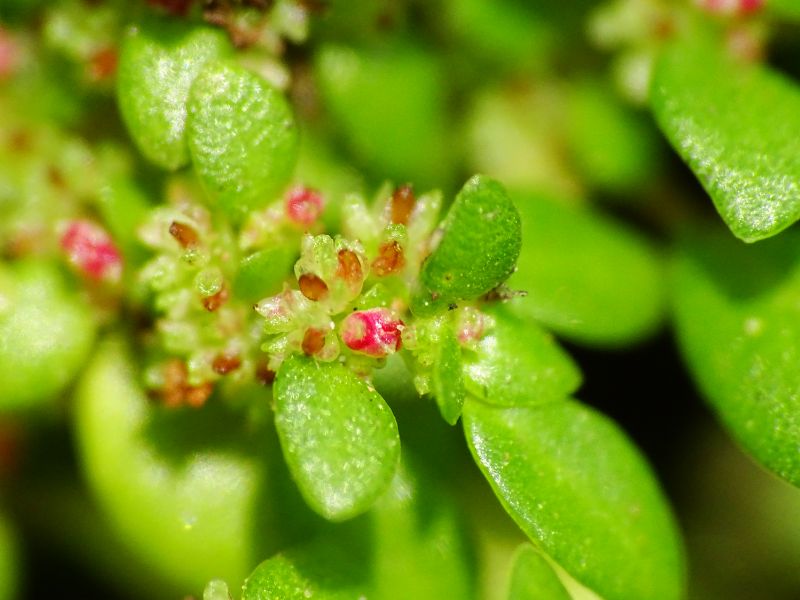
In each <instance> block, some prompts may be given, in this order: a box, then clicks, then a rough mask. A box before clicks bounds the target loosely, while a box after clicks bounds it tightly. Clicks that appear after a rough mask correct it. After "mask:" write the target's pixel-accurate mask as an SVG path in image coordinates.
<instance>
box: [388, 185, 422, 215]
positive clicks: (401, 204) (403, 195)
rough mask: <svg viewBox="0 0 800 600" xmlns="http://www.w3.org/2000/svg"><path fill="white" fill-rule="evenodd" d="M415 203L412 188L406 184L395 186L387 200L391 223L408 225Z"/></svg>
mask: <svg viewBox="0 0 800 600" xmlns="http://www.w3.org/2000/svg"><path fill="white" fill-rule="evenodd" d="M415 203H416V198H414V188H412V187H411V186H410V185H408V184H406V185H401V186H400V187H398V188H396V189H395V190H394V192H393V193H392V198H391V200H390V201H389V204H390V209H391V219H392V223H396V224H398V225H408V220H409V218H411V213H412V211H413V210H414V204H415Z"/></svg>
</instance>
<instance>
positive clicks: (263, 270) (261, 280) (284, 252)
mask: <svg viewBox="0 0 800 600" xmlns="http://www.w3.org/2000/svg"><path fill="white" fill-rule="evenodd" d="M296 260H297V252H296V250H294V249H292V248H291V247H289V246H287V245H281V246H276V247H274V248H266V249H264V250H259V251H257V252H254V253H253V254H250V255H249V256H246V257H245V258H243V259H242V261H241V262H240V263H239V271H238V272H237V273H236V281H235V283H234V291H235V292H236V294H237V295H238V296H239V297H240V298H242V299H244V300H247V301H248V302H256V301H258V300H261V299H262V298H266V297H267V296H272V295H273V294H277V293H278V292H280V291H281V287H282V286H283V283H284V282H285V281H287V280H288V279H289V278H290V277H292V268H293V267H294V263H295V261H296Z"/></svg>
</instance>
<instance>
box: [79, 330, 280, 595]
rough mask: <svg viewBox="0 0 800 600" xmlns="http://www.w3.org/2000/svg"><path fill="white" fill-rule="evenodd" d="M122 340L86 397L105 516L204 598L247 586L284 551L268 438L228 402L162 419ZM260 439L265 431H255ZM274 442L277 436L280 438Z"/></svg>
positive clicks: (86, 438) (107, 351)
mask: <svg viewBox="0 0 800 600" xmlns="http://www.w3.org/2000/svg"><path fill="white" fill-rule="evenodd" d="M139 377H140V375H139V373H138V371H137V369H136V367H135V364H134V363H133V361H132V360H131V358H130V356H129V354H128V352H127V350H126V348H125V345H124V343H123V342H121V341H120V340H119V339H116V338H115V339H111V340H108V341H106V342H104V343H103V344H102V345H101V346H100V347H99V348H98V351H97V354H96V355H95V357H94V359H93V360H92V361H91V363H90V365H89V367H88V369H87V371H86V373H85V374H84V376H83V378H82V380H81V382H80V385H79V386H78V390H77V393H76V404H75V416H76V426H77V432H76V433H77V439H78V445H79V449H80V456H81V464H82V465H83V468H84V470H85V473H86V476H87V478H88V480H89V484H90V487H91V489H92V491H93V492H94V495H95V496H96V498H97V500H98V502H99V504H100V506H101V508H102V509H103V510H104V512H105V513H106V515H107V516H108V518H109V519H110V522H111V524H112V526H113V527H114V529H115V530H116V531H117V533H118V534H119V535H120V537H121V539H123V540H124V541H125V542H126V543H127V544H128V545H129V546H130V547H131V549H132V550H134V551H135V552H136V553H137V554H138V555H139V556H141V557H142V559H143V560H145V561H146V562H148V563H149V564H152V565H153V567H154V568H156V569H157V570H158V571H159V572H160V573H161V574H162V575H163V576H164V577H165V578H166V579H168V580H169V581H171V582H174V583H175V585H176V586H179V587H181V588H183V589H186V590H194V591H195V592H200V591H201V590H202V589H203V586H204V585H205V584H206V582H207V581H208V580H209V579H212V578H214V577H222V578H224V579H226V580H227V581H230V582H236V585H238V583H239V582H241V581H243V580H244V578H245V577H246V576H247V573H248V572H249V570H250V569H251V568H252V565H253V564H254V561H255V560H258V558H260V556H254V554H255V551H256V548H254V543H253V541H254V540H256V539H257V540H258V544H257V546H259V548H258V550H263V549H264V548H274V545H275V544H276V543H277V541H276V539H275V538H277V534H276V531H277V527H276V525H275V517H274V514H273V512H272V511H273V509H274V506H273V504H272V503H271V502H270V498H271V496H270V494H268V493H267V492H268V489H269V488H268V487H267V482H268V475H269V474H270V473H268V467H267V463H266V461H265V459H264V454H265V452H264V438H265V437H266V432H265V431H263V430H261V429H259V428H252V429H251V430H250V432H249V433H247V434H244V433H243V431H246V430H247V428H246V427H245V423H244V422H243V419H242V418H241V416H240V415H238V414H233V413H231V412H229V411H228V410H226V408H225V407H224V406H223V405H222V403H219V402H209V404H207V405H206V406H205V407H204V408H203V409H202V410H197V411H189V412H185V411H179V412H170V411H165V410H164V409H158V408H157V407H156V406H154V405H153V402H152V401H151V400H150V399H148V397H147V395H146V394H145V392H144V390H143V388H142V387H141V385H140V383H139ZM254 429H255V430H254ZM273 435H274V434H273Z"/></svg>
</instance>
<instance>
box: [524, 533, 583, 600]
mask: <svg viewBox="0 0 800 600" xmlns="http://www.w3.org/2000/svg"><path fill="white" fill-rule="evenodd" d="M531 598H537V599H538V600H571V598H572V596H570V595H569V592H567V590H566V589H564V586H563V585H562V584H561V580H560V579H559V578H558V575H556V573H555V571H553V567H551V566H550V564H549V563H548V562H547V560H545V558H544V557H542V555H541V554H539V552H537V551H536V549H535V548H534V547H533V546H531V545H530V544H525V545H523V546H520V548H519V550H518V551H517V554H516V556H515V557H514V566H513V567H512V571H511V584H510V586H509V590H508V600H530V599H531Z"/></svg>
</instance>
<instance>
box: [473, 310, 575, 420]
mask: <svg viewBox="0 0 800 600" xmlns="http://www.w3.org/2000/svg"><path fill="white" fill-rule="evenodd" d="M490 314H491V315H492V316H493V317H494V320H495V326H494V328H493V329H492V330H491V331H489V332H488V333H486V334H485V335H484V336H483V338H481V340H480V342H479V343H478V345H477V347H476V349H475V351H474V352H469V351H467V352H465V353H464V359H465V360H464V363H465V364H464V376H465V380H466V386H467V390H468V391H469V393H470V394H472V395H473V396H475V397H477V398H479V399H480V400H483V401H485V402H488V403H489V404H495V405H498V406H525V405H534V404H544V403H545V402H552V401H554V400H563V399H565V398H567V396H569V395H570V394H571V393H572V392H574V391H575V390H576V389H578V387H579V386H580V384H581V373H580V370H579V369H578V367H577V365H575V363H574V362H573V361H572V359H571V358H570V357H569V355H568V354H567V353H566V352H564V351H563V350H562V349H561V348H560V347H559V346H558V344H556V342H555V340H554V339H553V336H552V335H550V334H549V333H546V332H545V331H543V330H542V329H541V328H539V327H538V326H537V325H536V324H535V323H534V322H532V321H530V320H527V321H525V320H522V319H519V318H517V317H515V316H513V315H512V314H510V313H509V312H508V311H506V310H503V309H500V310H494V311H491V313H490Z"/></svg>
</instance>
